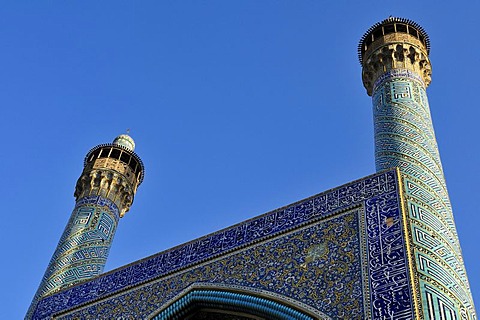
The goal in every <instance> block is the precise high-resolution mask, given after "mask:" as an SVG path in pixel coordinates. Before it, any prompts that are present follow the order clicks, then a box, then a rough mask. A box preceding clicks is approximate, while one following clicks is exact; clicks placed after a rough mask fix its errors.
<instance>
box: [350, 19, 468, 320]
mask: <svg viewBox="0 0 480 320" xmlns="http://www.w3.org/2000/svg"><path fill="white" fill-rule="evenodd" d="M428 53H429V40H428V35H427V34H426V33H425V32H424V31H423V29H422V28H421V27H420V26H418V25H417V24H416V23H414V22H412V21H409V20H405V19H398V18H389V19H387V20H384V21H382V22H381V23H378V24H376V25H374V26H373V27H372V28H370V30H369V31H368V32H367V33H366V34H365V36H364V37H363V38H362V40H361V42H360V45H359V57H360V62H361V63H362V66H363V71H362V79H363V83H364V86H365V88H366V89H367V93H368V94H369V95H371V96H372V101H373V117H374V126H375V163H376V168H377V171H382V170H386V169H389V168H392V167H398V168H399V169H400V172H401V174H402V180H403V189H404V190H405V192H404V195H403V196H404V198H405V199H404V201H405V208H406V210H407V211H408V212H407V215H408V221H407V223H406V225H407V228H408V229H407V230H406V233H407V238H408V240H407V241H409V242H410V243H411V246H410V247H411V252H410V253H409V255H410V261H412V262H413V263H414V264H415V266H414V268H412V270H414V271H413V274H411V275H410V276H411V277H412V279H414V281H413V283H414V284H415V287H414V288H412V290H413V291H414V292H415V294H414V296H418V301H417V302H416V305H417V306H419V308H418V310H417V318H418V319H470V320H471V319H477V317H476V314H475V308H474V306H473V300H472V296H471V293H470V288H469V284H468V279H467V275H466V271H465V267H464V264H463V259H462V253H461V249H460V243H459V240H458V236H457V232H456V229H455V224H454V221H453V213H452V209H451V205H450V200H449V197H448V192H447V187H446V183H445V178H444V174H443V169H442V164H441V161H440V156H439V152H438V147H437V142H436V139H435V133H434V130H433V125H432V119H431V115H430V108H429V104H428V99H427V94H426V87H427V86H428V85H429V84H430V81H431V77H430V76H431V65H430V60H429V57H428Z"/></svg>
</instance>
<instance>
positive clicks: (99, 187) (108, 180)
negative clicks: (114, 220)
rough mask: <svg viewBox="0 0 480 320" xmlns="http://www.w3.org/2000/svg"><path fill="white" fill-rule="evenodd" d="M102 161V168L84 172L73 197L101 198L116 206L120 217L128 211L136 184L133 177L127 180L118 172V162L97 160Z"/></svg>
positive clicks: (105, 159)
mask: <svg viewBox="0 0 480 320" xmlns="http://www.w3.org/2000/svg"><path fill="white" fill-rule="evenodd" d="M96 161H102V164H103V165H102V166H95V164H94V168H92V169H90V170H84V171H83V172H82V175H81V176H80V178H79V179H78V180H77V185H76V187H75V193H74V196H75V198H76V200H77V201H78V200H79V199H81V198H83V197H87V196H101V197H104V198H107V199H109V200H111V201H112V202H113V203H115V205H117V207H118V209H119V211H120V217H123V216H124V215H125V213H127V211H128V210H129V209H130V206H131V205H132V203H133V198H134V196H135V192H136V190H137V186H138V183H137V181H136V179H135V177H134V176H132V178H130V179H129V178H127V176H126V175H125V171H127V170H128V169H129V168H128V167H126V169H125V171H124V172H122V171H121V170H119V168H118V165H119V162H120V161H118V160H115V159H109V158H104V159H97V160H96Z"/></svg>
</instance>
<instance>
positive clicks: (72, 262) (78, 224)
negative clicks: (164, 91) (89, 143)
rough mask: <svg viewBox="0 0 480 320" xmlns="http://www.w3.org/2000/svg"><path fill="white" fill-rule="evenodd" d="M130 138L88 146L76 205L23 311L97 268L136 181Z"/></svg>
mask: <svg viewBox="0 0 480 320" xmlns="http://www.w3.org/2000/svg"><path fill="white" fill-rule="evenodd" d="M134 149H135V142H134V141H133V139H132V138H131V137H130V136H128V135H126V134H122V135H119V136H118V137H116V138H115V140H113V143H109V144H101V145H98V146H96V147H95V148H93V149H91V150H90V151H89V152H88V154H87V156H86V157H85V161H84V169H83V172H82V174H81V176H80V178H79V179H78V181H77V185H76V187H75V193H74V196H75V199H76V205H75V208H74V209H73V212H72V215H71V217H70V220H69V221H68V224H67V226H66V228H65V231H64V232H63V235H62V237H61V238H60V241H59V243H58V246H57V249H56V250H55V252H54V254H53V256H52V259H51V260H50V263H49V265H48V268H47V270H46V272H45V275H44V276H43V279H42V282H41V283H40V286H39V288H38V290H37V292H36V294H35V296H34V298H33V301H32V304H31V306H30V308H29V310H28V314H27V318H29V316H30V315H31V314H32V312H33V311H34V309H35V307H36V304H37V302H38V301H39V300H40V299H41V298H43V297H45V296H47V295H50V294H52V293H55V292H57V291H59V290H62V289H64V288H67V287H69V286H71V285H74V284H76V283H78V282H81V281H84V280H87V279H90V278H92V277H95V276H97V275H98V274H100V273H102V272H103V268H104V267H105V263H106V262H107V257H108V253H109V251H110V246H111V245H112V240H113V236H114V235H115V230H116V228H117V224H118V220H119V219H120V218H121V217H123V216H124V215H125V213H126V212H127V211H128V210H129V209H130V206H131V205H132V202H133V198H134V196H135V193H136V191H137V188H138V186H139V185H140V184H141V183H142V180H143V174H144V167H143V163H142V160H140V158H139V157H138V156H137V155H136V154H135V152H133V150H134Z"/></svg>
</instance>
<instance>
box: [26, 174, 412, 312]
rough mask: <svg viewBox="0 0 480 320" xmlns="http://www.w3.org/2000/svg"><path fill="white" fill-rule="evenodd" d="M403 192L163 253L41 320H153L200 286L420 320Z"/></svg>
mask: <svg viewBox="0 0 480 320" xmlns="http://www.w3.org/2000/svg"><path fill="white" fill-rule="evenodd" d="M397 183H398V182H397V181H396V173H395V171H389V172H385V173H381V174H378V175H375V176H373V177H368V178H365V179H363V180H360V181H356V182H353V183H351V184H348V185H346V186H343V187H340V188H337V189H334V190H331V191H328V192H326V193H322V194H319V195H317V196H314V197H312V198H309V199H306V200H303V201H300V202H298V203H295V204H292V205H290V206H287V207H284V208H282V209H279V210H276V211H273V212H270V213H267V214H265V215H263V216H260V217H257V218H254V219H251V220H248V221H246V222H244V223H242V224H239V225H236V226H233V227H231V228H228V229H225V230H222V231H219V232H217V233H214V234H212V235H209V236H206V237H203V238H200V239H198V240H195V241H192V242H190V243H187V244H185V245H182V246H179V247H176V248H174V249H172V250H169V251H166V252H162V253H159V254H157V255H155V256H152V257H150V258H147V259H145V260H141V261H139V262H136V263H134V264H132V265H129V266H126V267H124V268H121V269H118V270H115V271H114V272H111V273H109V274H106V275H103V276H100V277H97V278H94V279H92V280H90V281H88V282H85V283H81V284H78V285H76V286H74V287H71V288H69V289H66V290H64V291H61V292H59V293H57V294H55V295H52V296H49V297H46V298H44V299H43V300H42V301H40V303H39V304H38V308H37V310H36V312H35V314H34V317H33V319H48V318H49V317H50V316H51V315H52V314H58V315H59V316H58V319H74V318H75V317H80V318H82V317H83V318H88V317H93V316H94V315H95V316H96V317H97V318H98V317H99V315H105V318H108V317H111V316H112V315H119V314H122V316H125V317H127V318H128V317H130V318H146V317H153V316H155V315H156V314H158V312H159V311H160V310H162V308H165V307H167V306H168V305H170V304H171V303H173V302H175V301H176V300H178V299H179V298H180V297H181V296H183V295H184V294H185V290H187V289H188V288H189V287H191V286H192V285H215V286H218V285H223V286H226V287H227V288H229V289H232V288H246V289H245V290H247V291H248V292H249V293H251V292H254V294H253V295H254V296H255V295H259V294H256V292H261V295H263V296H265V295H270V296H271V297H273V298H274V300H275V301H279V300H283V301H288V305H293V306H296V307H297V308H298V309H301V310H307V314H313V315H316V316H317V317H319V316H320V315H322V317H323V318H324V319H328V318H332V319H339V318H345V317H351V318H362V319H363V318H368V317H370V316H373V318H377V317H386V316H395V319H411V318H412V314H413V313H412V312H413V311H412V310H413V309H412V298H411V293H410V291H409V289H408V282H409V280H408V272H407V262H406V249H405V245H404V242H403V240H402V239H404V238H403V236H402V224H401V223H400V219H401V215H400V210H399V200H398V194H397V188H396V186H397ZM365 224H366V225H368V226H370V227H369V228H368V229H365ZM368 269H370V271H368ZM82 305H83V307H81V306H82ZM68 310H71V311H68Z"/></svg>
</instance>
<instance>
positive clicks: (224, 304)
mask: <svg viewBox="0 0 480 320" xmlns="http://www.w3.org/2000/svg"><path fill="white" fill-rule="evenodd" d="M429 51H430V40H429V37H428V35H427V33H426V32H425V31H424V30H423V29H422V27H420V26H419V25H418V24H416V23H415V22H413V21H410V20H407V19H401V18H388V19H386V20H384V21H381V22H379V23H377V24H375V25H373V26H372V27H371V28H370V29H369V30H367V32H366V33H365V35H364V36H363V37H362V38H361V40H360V44H359V47H358V54H359V59H360V63H361V65H362V79H363V84H364V86H365V88H366V91H367V94H368V95H370V96H372V102H373V117H374V129H375V130H374V132H375V163H376V170H377V172H376V173H375V174H373V175H371V176H368V177H365V178H362V179H360V180H357V181H353V182H350V183H347V184H345V185H343V186H340V187H337V188H334V189H331V190H328V191H326V192H322V193H319V194H317V195H314V196H312V197H309V198H307V199H303V200H300V201H298V202H295V203H293V204H290V205H288V206H285V207H282V208H279V209H276V210H273V211H271V212H268V213H266V214H263V215H261V216H258V217H255V218H252V219H250V220H247V221H244V222H241V223H239V224H237V225H234V226H232V227H229V228H226V229H223V230H220V231H217V232H214V233H212V234H209V235H206V236H204V237H201V238H199V239H196V240H193V241H191V242H188V243H185V244H182V245H180V246H177V247H174V248H172V249H169V250H166V251H163V252H160V253H158V254H155V255H153V256H150V257H147V258H145V259H142V260H140V261H137V262H134V263H132V264H129V265H126V266H124V267H120V268H118V269H116V270H113V271H110V272H107V273H102V272H103V268H104V266H105V262H106V259H107V256H108V251H109V248H110V245H111V241H112V238H113V235H114V233H115V228H116V226H117V224H118V222H119V220H120V218H121V217H122V216H123V215H124V214H125V213H126V212H127V211H128V209H129V208H130V206H131V204H132V202H133V198H134V195H135V193H136V191H137V188H138V186H139V185H140V183H141V182H142V180H143V172H144V168H143V164H142V161H141V160H140V158H139V157H138V155H136V154H135V152H134V147H135V144H134V142H133V140H132V139H131V138H130V137H129V136H128V135H120V136H119V137H117V138H116V139H115V140H114V141H113V143H111V144H105V145H100V146H97V147H95V148H93V149H92V150H91V151H90V152H89V153H88V154H87V156H86V158H85V163H84V170H83V172H82V175H81V176H80V178H79V179H78V181H77V186H76V189H75V197H76V206H75V208H74V210H73V212H72V215H71V218H70V220H69V222H68V224H67V226H66V228H65V231H64V233H63V235H62V237H61V239H60V241H59V244H58V246H57V249H56V251H55V253H54V255H53V257H52V260H51V262H50V264H49V266H48V268H47V270H46V272H45V275H44V277H43V279H42V282H41V284H40V287H39V289H38V291H37V293H36V294H35V297H34V299H33V302H32V305H31V306H30V309H29V310H28V313H27V316H26V318H27V319H155V320H159V319H191V320H194V319H214V320H215V319H230V320H233V319H237V320H253V319H257V320H259V319H260V320H261V319H265V320H266V319H398V320H403V319H405V320H406V319H432V320H433V319H435V320H437V319H440V320H450V319H458V320H477V315H476V312H475V307H474V304H473V300H472V295H471V292H470V287H469V283H468V279H467V274H466V271H465V267H464V264H463V259H462V254H461V249H460V244H459V241H458V236H457V232H456V229H455V224H454V221H453V213H452V208H451V205H450V201H449V197H448V192H447V187H446V184H445V178H444V175H443V169H442V165H441V161H440V156H439V152H438V147H437V143H436V139H435V134H434V130H433V125H432V120H431V116H430V109H429V104H428V98H427V94H426V88H427V87H428V85H429V84H430V81H431V64H430V60H429V56H428V55H429Z"/></svg>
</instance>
